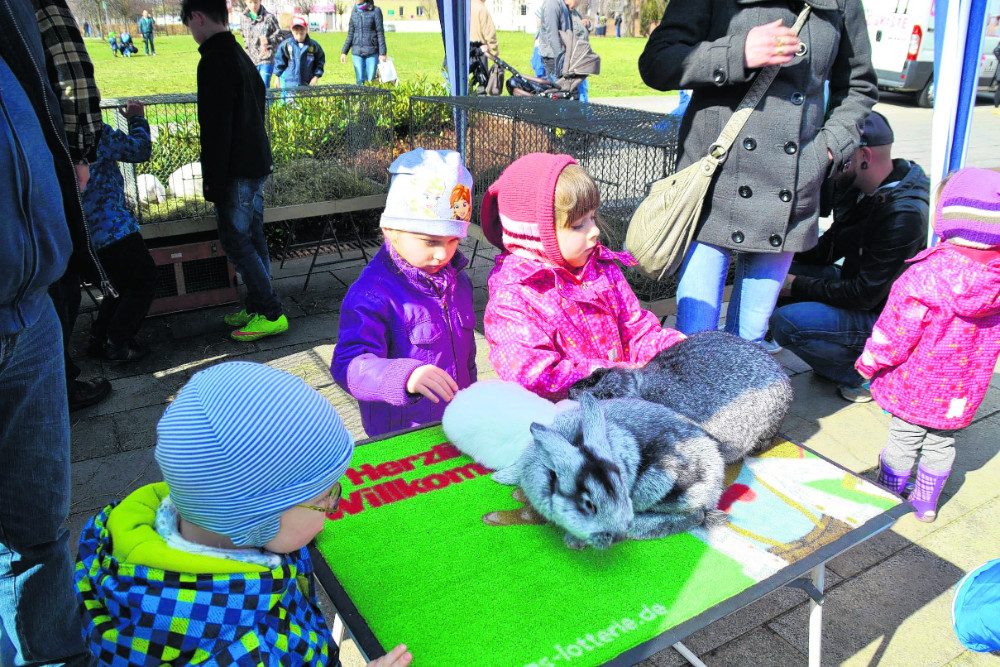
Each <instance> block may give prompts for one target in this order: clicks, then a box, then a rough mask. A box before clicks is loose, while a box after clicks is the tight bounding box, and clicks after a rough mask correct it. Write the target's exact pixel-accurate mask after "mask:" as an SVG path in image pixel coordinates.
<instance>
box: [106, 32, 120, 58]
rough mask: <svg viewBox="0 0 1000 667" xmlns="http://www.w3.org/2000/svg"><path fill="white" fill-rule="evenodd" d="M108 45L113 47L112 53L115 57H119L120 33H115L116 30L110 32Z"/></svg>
mask: <svg viewBox="0 0 1000 667" xmlns="http://www.w3.org/2000/svg"><path fill="white" fill-rule="evenodd" d="M108 46H110V47H111V55H112V56H114V57H115V58H117V57H118V53H119V51H118V35H116V34H115V31H114V30H112V31H111V32H109V33H108Z"/></svg>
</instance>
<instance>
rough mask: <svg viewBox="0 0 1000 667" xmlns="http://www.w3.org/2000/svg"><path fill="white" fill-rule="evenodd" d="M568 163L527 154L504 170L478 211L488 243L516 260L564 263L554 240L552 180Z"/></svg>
mask: <svg viewBox="0 0 1000 667" xmlns="http://www.w3.org/2000/svg"><path fill="white" fill-rule="evenodd" d="M571 164H576V160H574V159H573V158H572V157H570V156H569V155H550V154H548V153H529V154H528V155H525V156H524V157H521V158H518V159H517V160H515V161H514V162H513V163H511V165H510V166H509V167H507V168H506V169H504V171H503V173H502V174H500V178H498V179H497V180H496V182H495V183H493V185H491V186H490V187H489V189H487V190H486V194H485V195H483V205H482V208H481V209H480V221H481V222H482V225H483V234H484V235H485V236H486V238H487V239H488V240H489V242H490V243H492V244H493V245H495V246H496V247H498V248H500V249H505V250H507V251H509V252H510V253H511V254H514V255H518V256H520V257H527V258H529V259H547V260H549V261H551V262H556V263H557V264H563V263H565V260H564V259H563V256H562V253H560V252H559V242H558V241H557V240H556V218H555V198H556V181H557V180H559V174H561V173H562V170H563V169H565V168H566V167H567V166H569V165H571Z"/></svg>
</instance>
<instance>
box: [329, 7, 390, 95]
mask: <svg viewBox="0 0 1000 667" xmlns="http://www.w3.org/2000/svg"><path fill="white" fill-rule="evenodd" d="M348 51H351V52H352V53H351V58H352V60H353V62H354V77H355V79H356V81H357V83H358V85H359V86H360V85H361V84H362V83H364V82H365V81H371V80H373V79H374V78H375V65H376V63H380V62H383V63H384V62H385V57H386V50H385V27H384V25H383V23H382V10H381V9H379V8H378V7H376V6H375V3H374V2H373V1H372V0H365V1H364V2H359V3H358V4H356V5H355V6H354V9H353V10H352V11H351V19H350V21H349V22H348V25H347V39H345V40H344V48H343V49H341V51H340V62H341V64H343V63H346V62H347V52H348Z"/></svg>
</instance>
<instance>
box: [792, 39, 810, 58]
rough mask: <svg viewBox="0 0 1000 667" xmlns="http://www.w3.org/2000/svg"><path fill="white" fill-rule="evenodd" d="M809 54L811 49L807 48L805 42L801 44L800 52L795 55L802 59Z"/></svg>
mask: <svg viewBox="0 0 1000 667" xmlns="http://www.w3.org/2000/svg"><path fill="white" fill-rule="evenodd" d="M807 53H809V47H808V46H806V43H805V42H799V50H798V51H796V52H795V55H797V56H798V57H800V58H801V57H802V56H804V55H805V54H807Z"/></svg>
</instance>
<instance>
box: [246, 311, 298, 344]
mask: <svg viewBox="0 0 1000 667" xmlns="http://www.w3.org/2000/svg"><path fill="white" fill-rule="evenodd" d="M286 331H288V318H287V317H285V316H284V315H280V316H279V317H278V319H276V320H269V319H267V318H266V317H264V316H263V315H254V316H253V319H252V320H250V321H249V322H247V323H246V324H245V325H244V326H242V327H240V328H239V329H237V330H236V331H234V332H233V334H232V336H233V340H247V341H249V340H257V339H258V338H263V337H264V336H273V335H275V334H280V333H285V332H286Z"/></svg>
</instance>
